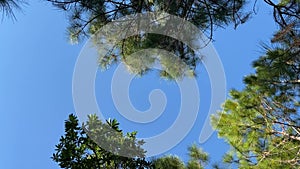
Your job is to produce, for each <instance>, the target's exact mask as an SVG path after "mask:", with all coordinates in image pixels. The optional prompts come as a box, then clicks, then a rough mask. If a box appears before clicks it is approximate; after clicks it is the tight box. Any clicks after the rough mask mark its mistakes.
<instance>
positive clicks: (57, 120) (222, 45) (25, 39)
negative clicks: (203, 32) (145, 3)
mask: <svg viewBox="0 0 300 169" xmlns="http://www.w3.org/2000/svg"><path fill="white" fill-rule="evenodd" d="M258 6H260V8H259V11H258V13H259V14H258V15H257V16H254V18H252V19H251V20H250V21H249V22H248V23H246V24H244V25H241V26H240V27H238V29H237V30H233V28H232V26H229V27H228V28H226V29H225V30H224V29H218V31H216V32H215V37H214V39H215V42H214V46H215V48H216V50H217V52H218V53H219V56H220V58H221V60H222V62H223V66H224V69H225V73H226V79H227V89H228V90H229V89H232V88H237V89H241V88H242V87H243V84H242V78H243V76H245V75H247V74H249V73H250V72H253V69H252V68H251V62H252V61H253V60H254V59H255V58H257V57H258V56H260V55H261V54H262V49H261V48H260V43H261V42H269V39H270V37H271V35H272V34H273V32H274V30H275V28H276V27H275V24H274V22H273V20H272V13H271V9H269V8H265V6H264V4H258ZM23 10H24V11H23V13H20V12H19V13H17V14H16V16H17V21H15V22H13V21H11V20H9V19H4V21H2V23H0V113H1V118H0V127H1V129H2V130H1V131H2V133H1V136H2V138H1V139H0V146H1V151H0V168H5V169H18V168H22V169H38V168H43V169H54V168H58V166H57V164H56V163H54V162H52V161H51V159H50V157H51V155H52V153H53V152H54V146H55V144H57V143H58V140H59V138H60V136H61V135H63V132H64V120H65V119H66V118H67V117H68V115H69V114H70V113H74V106H73V100H72V76H73V70H74V66H75V63H76V59H77V56H78V54H79V52H80V50H81V48H82V47H83V44H84V43H80V44H78V45H70V44H69V43H68V38H67V35H66V27H67V18H66V16H65V15H64V14H63V13H61V12H59V11H58V10H55V9H54V8H53V7H52V6H51V5H50V4H47V3H46V2H41V1H38V2H36V1H29V5H28V6H25V7H24V9H23ZM110 75H111V72H110V71H107V72H103V73H98V74H97V79H96V93H97V99H98V104H99V106H100V108H101V110H102V111H103V112H109V113H111V114H107V115H106V116H107V117H115V118H117V119H118V120H119V121H120V122H121V128H124V129H125V130H128V131H132V130H138V131H139V135H140V136H149V135H151V134H153V133H159V132H161V131H163V130H164V129H165V128H166V127H167V126H168V125H170V124H171V123H172V120H174V119H175V118H176V109H177V108H178V107H177V106H176V105H178V104H177V103H178V102H179V101H180V99H178V96H179V94H178V88H177V87H176V85H175V84H174V83H171V82H165V81H163V80H160V79H158V78H157V76H156V75H155V74H149V75H147V76H145V77H143V78H140V79H135V80H134V81H133V83H132V86H131V89H132V90H130V97H131V98H132V102H133V104H134V105H135V106H136V108H138V109H140V110H146V109H147V108H148V107H149V102H148V100H147V98H148V95H149V92H150V91H151V90H153V89H155V88H160V89H162V90H164V91H165V94H166V96H167V98H168V105H167V108H166V111H165V113H166V114H164V115H163V116H162V117H161V119H159V120H160V121H158V123H152V124H147V125H138V124H132V123H130V122H128V121H126V119H123V118H122V117H121V116H120V115H118V113H117V112H116V110H115V107H114V106H113V105H112V104H110V103H111V98H110V96H109V93H107V87H109V84H108V83H102V82H103V81H102V79H103V78H109V77H110ZM149 81H150V82H151V83H149ZM198 83H199V86H200V87H199V88H200V94H201V98H200V99H201V103H200V113H199V114H200V115H199V116H198V118H197V122H196V125H195V126H194V127H193V129H192V130H191V132H190V133H189V134H188V136H187V137H186V138H185V139H184V140H183V141H182V142H181V143H180V144H179V145H178V146H176V147H175V148H173V149H172V150H171V151H169V152H166V154H169V153H171V154H177V155H179V156H181V157H182V158H184V159H186V148H187V146H188V145H190V144H192V143H194V142H196V143H197V141H198V137H199V133H200V131H201V128H202V125H203V120H204V118H205V117H206V116H205V115H206V113H207V111H208V106H209V99H210V95H209V92H210V83H209V79H208V77H207V73H206V72H205V69H204V68H203V67H202V66H201V65H200V68H199V79H198ZM101 91H105V92H106V94H105V95H102V94H101V95H100V94H99V93H100V92H101ZM103 100H105V101H103ZM104 102H105V104H104ZM106 103H107V104H106ZM173 112H174V114H173ZM199 146H201V147H202V148H203V149H204V150H205V151H206V152H208V153H209V154H210V156H211V159H212V161H217V160H220V159H221V156H222V154H223V153H224V152H226V151H227V150H228V146H227V145H226V144H225V143H224V142H223V140H220V139H218V138H217V136H216V133H215V134H214V135H213V136H212V137H211V138H210V139H209V140H208V141H207V142H206V143H204V144H201V145H199Z"/></svg>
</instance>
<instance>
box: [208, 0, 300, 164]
mask: <svg viewBox="0 0 300 169" xmlns="http://www.w3.org/2000/svg"><path fill="white" fill-rule="evenodd" d="M285 2H286V3H287V4H289V3H294V2H296V1H290V2H287V1H285ZM281 3H283V1H282V2H281ZM297 3H298V4H297V6H296V7H295V8H298V10H299V6H300V2H299V1H298V2H297ZM292 9H293V8H292ZM287 21H288V22H289V24H287V25H283V26H281V30H280V31H279V32H278V33H276V34H275V36H274V38H273V39H272V42H273V43H276V47H273V48H268V47H266V50H267V52H266V54H265V55H264V56H261V57H260V58H259V59H258V60H256V61H255V62H254V63H253V67H254V68H255V70H256V72H255V74H252V75H249V76H247V77H245V79H244V83H245V85H246V86H245V89H243V90H241V91H237V90H232V91H231V92H230V95H231V98H230V99H228V100H227V101H226V102H225V103H224V106H223V107H224V111H223V112H219V113H218V114H216V115H214V116H212V123H213V124H214V127H215V129H216V130H217V131H218V135H219V137H221V138H224V139H225V140H226V142H228V143H229V144H230V145H231V151H229V152H228V154H226V155H225V156H224V161H225V162H229V163H237V164H238V166H239V168H299V167H300V109H299V108H300V101H299V98H300V43H299V42H300V36H299V35H300V34H299V27H298V25H299V23H300V20H299V19H298V16H293V15H290V16H289V20H287ZM285 23H287V22H285Z"/></svg>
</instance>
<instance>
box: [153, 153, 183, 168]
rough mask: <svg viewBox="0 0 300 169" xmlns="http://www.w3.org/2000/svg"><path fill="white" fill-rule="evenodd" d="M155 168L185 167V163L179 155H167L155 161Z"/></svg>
mask: <svg viewBox="0 0 300 169" xmlns="http://www.w3.org/2000/svg"><path fill="white" fill-rule="evenodd" d="M153 166H154V168H155V169H165V168H168V169H185V166H184V163H183V162H182V161H181V159H180V158H179V157H176V156H165V157H162V158H159V159H156V160H154V161H153Z"/></svg>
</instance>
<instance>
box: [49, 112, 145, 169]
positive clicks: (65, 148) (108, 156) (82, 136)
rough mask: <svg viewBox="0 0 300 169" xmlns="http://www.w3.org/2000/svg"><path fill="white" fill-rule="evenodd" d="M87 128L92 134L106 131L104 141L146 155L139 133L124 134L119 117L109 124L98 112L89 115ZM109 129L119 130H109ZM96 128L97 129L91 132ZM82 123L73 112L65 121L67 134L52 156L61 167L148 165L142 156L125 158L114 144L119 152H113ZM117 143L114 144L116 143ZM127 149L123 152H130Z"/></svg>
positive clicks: (100, 167) (79, 168) (84, 167)
mask: <svg viewBox="0 0 300 169" xmlns="http://www.w3.org/2000/svg"><path fill="white" fill-rule="evenodd" d="M84 128H88V129H87V130H86V131H88V132H89V133H90V134H96V133H97V134H105V135H106V136H105V137H103V135H102V136H101V137H102V141H103V142H104V143H110V142H114V143H116V142H118V144H119V145H122V147H124V146H127V147H128V149H127V150H129V149H131V150H132V149H135V150H136V151H134V150H132V151H131V152H130V151H128V153H129V154H130V153H132V154H131V155H136V154H133V152H140V153H141V154H139V155H143V153H144V150H142V149H141V147H140V146H141V145H142V144H143V142H142V141H137V140H136V134H137V133H136V132H131V133H127V134H126V135H125V136H124V135H123V132H122V130H120V129H119V123H118V122H117V121H116V120H107V123H106V124H105V123H102V122H101V121H100V120H99V119H98V117H97V116H96V115H91V116H89V121H88V124H86V125H84ZM109 128H112V129H113V130H115V131H117V134H115V133H109V131H110V130H109ZM91 129H95V130H96V129H97V130H98V131H90V130H91ZM86 131H85V130H84V129H83V128H82V127H80V125H79V124H78V119H77V118H76V116H74V115H72V114H71V115H70V116H69V119H68V120H66V122H65V135H64V136H62V137H61V138H60V141H59V144H57V145H56V149H55V151H56V152H55V153H54V154H53V156H52V159H53V161H55V162H57V163H58V164H59V166H60V167H61V168H66V169H87V168H93V169H102V168H103V169H110V168H111V169H113V168H120V167H121V168H124V169H125V168H128V169H133V168H149V167H150V163H149V162H147V161H146V160H145V158H143V157H132V158H129V157H122V156H118V155H117V154H118V153H119V151H122V150H118V147H115V150H116V152H115V153H112V152H109V151H107V150H106V149H104V148H102V147H100V146H98V144H96V143H95V142H94V141H93V140H92V139H91V138H90V137H89V135H87V132H86ZM114 145H115V144H114ZM127 150H124V151H127Z"/></svg>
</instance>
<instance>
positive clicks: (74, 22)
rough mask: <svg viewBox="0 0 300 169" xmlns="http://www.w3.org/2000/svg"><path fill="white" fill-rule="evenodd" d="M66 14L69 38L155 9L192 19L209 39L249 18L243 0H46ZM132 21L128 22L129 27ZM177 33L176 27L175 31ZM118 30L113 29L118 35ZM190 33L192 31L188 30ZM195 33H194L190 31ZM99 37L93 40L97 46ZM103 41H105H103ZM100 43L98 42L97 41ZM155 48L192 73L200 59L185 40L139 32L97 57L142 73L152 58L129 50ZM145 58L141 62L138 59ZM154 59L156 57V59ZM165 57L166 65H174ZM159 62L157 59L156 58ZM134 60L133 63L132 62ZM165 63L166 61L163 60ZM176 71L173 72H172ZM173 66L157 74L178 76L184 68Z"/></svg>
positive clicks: (168, 27)
mask: <svg viewBox="0 0 300 169" xmlns="http://www.w3.org/2000/svg"><path fill="white" fill-rule="evenodd" d="M48 1H49V2H52V3H53V5H55V6H56V7H58V8H59V9H61V10H63V11H65V12H66V13H67V14H68V15H69V22H70V26H69V28H68V32H69V35H70V39H71V41H72V42H75V43H76V42H78V41H80V40H81V39H82V38H83V37H84V36H85V35H93V34H95V33H96V32H97V31H98V30H99V29H100V28H102V27H103V26H104V25H105V24H107V23H109V22H111V21H114V20H116V19H118V18H121V17H123V16H126V15H130V14H137V13H145V12H158V11H164V12H166V13H169V14H172V15H175V16H179V17H181V18H183V19H185V20H187V21H190V22H192V23H193V24H194V25H195V26H196V27H198V28H199V29H200V30H203V32H205V33H206V34H208V36H209V39H212V36H213V31H214V29H215V28H216V27H221V26H224V25H228V24H230V23H234V25H235V27H236V26H237V25H239V24H240V23H243V22H245V21H246V20H247V18H249V15H250V13H247V12H242V8H243V6H244V4H245V0H220V1H211V0H196V1H195V0H170V1H165V0H129V1H125V0H114V1H111V0H92V1H91V0H73V1H69V0H48ZM172 26H173V29H175V28H176V29H178V28H177V26H178V25H172V23H171V22H170V23H166V24H165V28H162V30H171V29H172V28H171V27H172ZM130 27H131V25H128V29H129V28H130ZM123 32H124V30H122V33H123ZM174 32H175V33H177V34H178V31H174ZM120 34H121V33H120V32H118V33H115V35H116V36H119V35H120ZM189 34H192V33H191V32H190V33H189ZM191 36H195V37H196V35H191ZM99 41H100V40H96V43H95V44H96V46H97V45H99ZM104 43H105V42H104ZM100 45H101V43H100ZM148 48H158V49H164V50H167V51H169V52H172V53H173V54H174V55H175V56H177V58H179V59H180V61H181V62H183V63H185V64H186V65H187V66H188V68H189V70H188V73H187V74H189V75H195V69H196V66H197V64H198V63H199V61H200V58H201V57H200V56H199V55H197V54H195V53H194V51H193V50H192V49H190V48H189V46H188V45H187V44H184V43H183V42H180V41H178V40H176V39H173V38H170V37H167V36H163V35H157V34H148V33H143V32H139V34H138V35H134V36H131V37H128V38H126V39H124V40H122V41H121V42H118V44H116V45H115V46H113V47H111V50H110V51H111V52H110V53H108V54H107V55H106V56H104V57H101V58H99V65H100V66H101V68H104V69H105V68H108V67H109V66H110V65H111V64H113V63H116V62H118V61H122V62H123V63H124V64H125V65H126V66H127V68H128V70H129V71H130V72H131V73H136V74H139V75H143V74H145V73H147V72H148V71H149V70H152V67H151V64H153V63H154V60H155V59H154V60H153V58H149V59H145V58H143V59H142V58H139V57H130V55H131V54H133V53H135V52H138V51H140V50H142V49H148ZM144 60H147V61H148V62H146V63H144V64H142V63H141V62H142V61H144ZM156 60H157V59H156ZM172 60H174V59H168V60H165V61H168V62H169V63H168V65H175V66H180V65H176V64H174V63H173V62H172ZM157 61H159V62H162V61H160V60H157ZM133 63H134V64H133ZM164 63H166V62H164ZM172 71H175V72H172ZM178 72H179V71H178V70H175V69H171V70H168V69H163V70H162V71H161V72H160V76H161V77H164V78H167V79H176V78H181V77H182V75H183V74H184V72H181V73H178Z"/></svg>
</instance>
